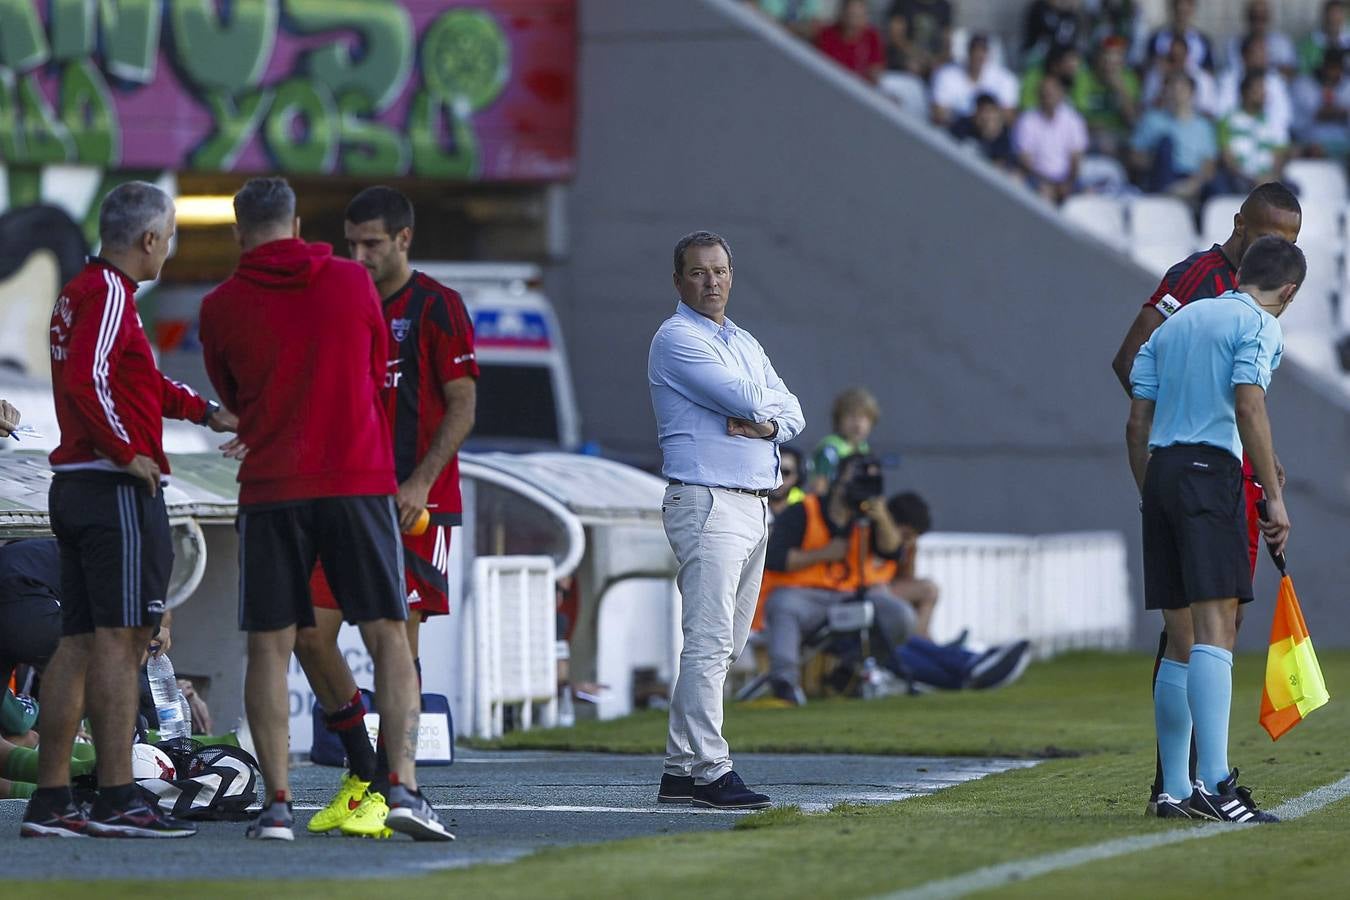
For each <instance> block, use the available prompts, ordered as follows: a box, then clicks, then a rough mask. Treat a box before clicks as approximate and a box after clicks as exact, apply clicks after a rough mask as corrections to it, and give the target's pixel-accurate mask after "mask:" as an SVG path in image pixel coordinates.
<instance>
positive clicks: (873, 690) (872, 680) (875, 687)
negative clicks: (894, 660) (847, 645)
mask: <svg viewBox="0 0 1350 900" xmlns="http://www.w3.org/2000/svg"><path fill="white" fill-rule="evenodd" d="M880 681H881V669H880V667H879V666H878V665H877V661H876V660H875V659H873V658H872V657H870V656H869V657H867V659H865V660H863V665H862V697H863V699H864V700H874V699H876V698H877V697H878V696H880V693H881V692H880V690H879V687H880Z"/></svg>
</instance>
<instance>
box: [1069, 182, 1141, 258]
mask: <svg viewBox="0 0 1350 900" xmlns="http://www.w3.org/2000/svg"><path fill="white" fill-rule="evenodd" d="M1062 209H1063V210H1064V216H1065V218H1067V219H1068V220H1069V221H1070V222H1073V223H1074V224H1075V225H1077V226H1078V227H1079V228H1081V229H1082V230H1083V231H1086V232H1087V233H1088V234H1091V235H1095V236H1096V237H1097V238H1098V239H1100V240H1102V241H1104V242H1105V243H1107V244H1110V245H1111V246H1112V247H1115V248H1116V249H1117V250H1124V249H1126V248H1127V247H1128V245H1129V240H1128V238H1127V235H1126V232H1125V203H1124V201H1122V200H1119V199H1117V198H1115V197H1105V196H1102V195H1100V194H1075V195H1073V196H1072V197H1070V198H1069V199H1068V200H1065V201H1064V206H1063V207H1062Z"/></svg>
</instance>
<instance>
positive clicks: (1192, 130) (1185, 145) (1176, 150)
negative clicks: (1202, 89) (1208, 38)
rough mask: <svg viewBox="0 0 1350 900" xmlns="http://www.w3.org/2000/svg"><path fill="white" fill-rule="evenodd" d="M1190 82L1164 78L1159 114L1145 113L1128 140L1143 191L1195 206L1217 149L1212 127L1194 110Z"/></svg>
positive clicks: (1180, 76)
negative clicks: (1165, 80) (1164, 85)
mask: <svg viewBox="0 0 1350 900" xmlns="http://www.w3.org/2000/svg"><path fill="white" fill-rule="evenodd" d="M1194 96H1195V82H1194V81H1193V80H1192V78H1191V76H1190V75H1188V74H1186V73H1185V72H1174V73H1173V74H1172V75H1170V76H1168V79H1167V85H1166V87H1165V88H1164V95H1163V103H1164V106H1163V108H1162V109H1150V110H1149V111H1148V112H1146V113H1144V117H1143V118H1142V119H1140V120H1139V125H1138V126H1137V127H1136V128H1135V130H1134V136H1133V137H1132V138H1131V140H1130V146H1131V149H1132V151H1133V162H1134V166H1135V169H1136V171H1137V172H1138V173H1139V176H1140V179H1141V182H1142V184H1143V186H1144V189H1145V190H1147V191H1149V192H1151V193H1155V194H1162V193H1167V194H1172V195H1173V196H1176V197H1180V198H1181V199H1183V200H1188V201H1196V200H1198V199H1199V198H1200V193H1201V191H1202V190H1203V189H1204V187H1205V185H1206V184H1208V183H1209V180H1210V179H1211V178H1213V177H1214V172H1215V170H1216V167H1217V162H1218V157H1219V144H1218V140H1217V139H1216V137H1215V135H1214V125H1213V124H1212V123H1211V122H1210V121H1209V119H1206V118H1205V117H1204V116H1202V115H1200V114H1199V113H1197V112H1196V111H1195V106H1194Z"/></svg>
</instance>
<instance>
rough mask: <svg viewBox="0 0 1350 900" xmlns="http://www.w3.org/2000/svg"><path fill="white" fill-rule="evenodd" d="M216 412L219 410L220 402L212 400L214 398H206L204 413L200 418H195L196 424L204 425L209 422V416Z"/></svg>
mask: <svg viewBox="0 0 1350 900" xmlns="http://www.w3.org/2000/svg"><path fill="white" fill-rule="evenodd" d="M218 412H220V404H219V403H217V402H216V401H214V400H207V401H206V414H205V415H203V416H202V417H201V418H200V419H198V420H197V424H198V425H206V424H208V423H210V421H211V417H212V416H214V415H215V414H216V413H218Z"/></svg>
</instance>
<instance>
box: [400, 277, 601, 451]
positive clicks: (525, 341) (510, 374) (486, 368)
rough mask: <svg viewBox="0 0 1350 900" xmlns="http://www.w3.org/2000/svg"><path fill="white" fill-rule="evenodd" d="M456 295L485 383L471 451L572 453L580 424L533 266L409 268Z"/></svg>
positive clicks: (559, 340) (553, 321) (558, 337)
mask: <svg viewBox="0 0 1350 900" xmlns="http://www.w3.org/2000/svg"><path fill="white" fill-rule="evenodd" d="M412 267H413V268H414V269H416V270H417V271H419V272H425V273H426V274H427V275H429V276H431V277H432V278H434V279H436V280H437V281H439V282H440V283H441V284H444V285H446V286H447V287H450V288H453V289H455V290H457V291H459V293H460V296H462V297H463V298H464V305H465V306H467V307H468V310H469V315H470V316H472V318H473V329H474V345H475V352H476V353H477V356H478V367H479V368H480V369H481V370H482V377H481V378H479V380H478V416H477V421H476V422H475V424H474V428H473V434H472V435H470V437H469V446H470V447H472V448H474V449H478V450H540V449H546V448H554V449H556V448H561V449H564V450H575V449H577V447H578V446H580V444H581V423H580V421H579V420H578V416H577V405H576V395H575V394H574V392H573V390H572V376H571V370H570V369H569V368H568V366H567V351H566V348H565V347H564V345H563V335H562V329H561V328H560V327H559V326H558V318H557V316H556V315H554V312H553V306H552V304H551V303H549V301H548V298H547V297H546V296H544V294H543V293H542V292H541V291H540V289H539V283H540V270H539V267H538V266H536V265H533V264H531V263H460V262H455V263H451V262H428V261H425V260H424V261H420V262H414V263H413V264H412Z"/></svg>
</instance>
